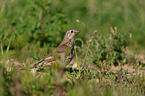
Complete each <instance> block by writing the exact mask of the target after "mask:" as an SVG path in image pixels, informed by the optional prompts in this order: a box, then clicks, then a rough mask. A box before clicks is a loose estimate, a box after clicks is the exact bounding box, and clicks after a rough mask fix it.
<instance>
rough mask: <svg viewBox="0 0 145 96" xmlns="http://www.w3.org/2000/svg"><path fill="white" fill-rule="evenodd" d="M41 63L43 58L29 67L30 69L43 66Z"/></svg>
mask: <svg viewBox="0 0 145 96" xmlns="http://www.w3.org/2000/svg"><path fill="white" fill-rule="evenodd" d="M43 63H44V58H43V59H41V60H39V61H37V62H35V63H33V64H32V65H31V67H37V66H43Z"/></svg>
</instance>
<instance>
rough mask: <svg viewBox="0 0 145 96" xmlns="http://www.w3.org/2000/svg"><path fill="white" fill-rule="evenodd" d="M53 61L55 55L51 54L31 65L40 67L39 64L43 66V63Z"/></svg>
mask: <svg viewBox="0 0 145 96" xmlns="http://www.w3.org/2000/svg"><path fill="white" fill-rule="evenodd" d="M51 61H53V57H52V56H50V55H47V56H46V57H44V58H43V59H41V60H39V61H37V62H35V63H33V64H32V65H31V67H38V66H41V67H42V66H43V64H44V63H45V62H51Z"/></svg>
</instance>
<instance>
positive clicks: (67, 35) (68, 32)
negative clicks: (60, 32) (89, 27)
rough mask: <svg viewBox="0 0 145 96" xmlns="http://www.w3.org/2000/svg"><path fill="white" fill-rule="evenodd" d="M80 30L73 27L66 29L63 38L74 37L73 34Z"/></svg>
mask: <svg viewBox="0 0 145 96" xmlns="http://www.w3.org/2000/svg"><path fill="white" fill-rule="evenodd" d="M78 32H80V31H79V30H75V29H71V30H68V31H67V32H66V34H65V38H67V39H69V40H71V39H73V38H74V36H75V35H76V34H77V33H78Z"/></svg>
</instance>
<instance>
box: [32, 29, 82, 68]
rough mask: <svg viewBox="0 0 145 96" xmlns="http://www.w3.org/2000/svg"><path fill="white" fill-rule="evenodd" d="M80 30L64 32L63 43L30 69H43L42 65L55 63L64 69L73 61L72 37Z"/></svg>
mask: <svg viewBox="0 0 145 96" xmlns="http://www.w3.org/2000/svg"><path fill="white" fill-rule="evenodd" d="M79 32H80V30H75V29H70V30H68V31H67V32H66V34H65V36H64V38H63V41H62V42H61V43H60V44H59V46H58V47H57V48H56V49H54V50H53V51H52V52H51V53H49V54H48V55H47V56H45V57H44V58H42V59H41V60H39V61H37V62H35V63H33V64H32V67H43V66H44V65H53V64H55V63H56V62H57V63H59V65H60V66H61V67H66V66H67V65H68V64H69V63H70V62H71V60H72V59H73V57H74V55H75V52H74V37H75V35H76V34H77V33H79Z"/></svg>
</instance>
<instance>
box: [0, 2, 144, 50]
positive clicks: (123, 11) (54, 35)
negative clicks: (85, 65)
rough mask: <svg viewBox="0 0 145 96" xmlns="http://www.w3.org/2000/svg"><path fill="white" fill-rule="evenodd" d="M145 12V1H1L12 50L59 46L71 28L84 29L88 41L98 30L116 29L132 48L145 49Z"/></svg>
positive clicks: (0, 28) (0, 29)
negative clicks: (36, 46) (91, 34)
mask: <svg viewBox="0 0 145 96" xmlns="http://www.w3.org/2000/svg"><path fill="white" fill-rule="evenodd" d="M144 10H145V1H144V0H117V1H116V0H73V1H72V0H55V1H53V0H1V1H0V39H1V41H2V43H3V45H2V46H3V47H4V48H5V49H6V48H7V46H8V45H9V42H10V41H11V42H12V44H10V49H21V48H23V47H25V46H27V45H28V44H30V43H31V44H32V43H33V44H35V45H36V44H37V45H38V46H41V47H42V46H44V44H47V46H50V47H56V46H57V45H58V44H59V43H60V42H61V41H62V39H63V36H64V34H65V32H66V31H67V30H68V29H78V30H82V32H81V33H80V34H79V35H78V37H80V38H81V39H83V40H84V41H85V40H86V39H88V36H89V34H90V33H92V32H93V31H94V30H98V31H100V32H101V33H102V34H105V33H106V32H108V30H110V27H111V26H113V27H115V26H116V27H117V30H118V32H120V33H124V34H127V36H128V37H127V38H126V40H127V41H128V44H129V45H130V47H131V48H132V47H134V48H144V47H145V42H144V38H145V32H144V30H145V11H144ZM30 46H31V45H30ZM30 46H29V47H30Z"/></svg>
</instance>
